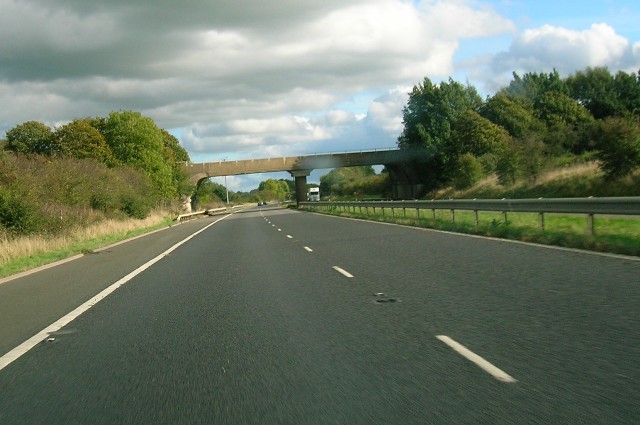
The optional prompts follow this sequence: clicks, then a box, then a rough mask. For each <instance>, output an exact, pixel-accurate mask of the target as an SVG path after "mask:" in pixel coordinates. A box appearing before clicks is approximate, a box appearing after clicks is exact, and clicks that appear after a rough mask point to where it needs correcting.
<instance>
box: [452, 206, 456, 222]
mask: <svg viewBox="0 0 640 425" xmlns="http://www.w3.org/2000/svg"><path fill="white" fill-rule="evenodd" d="M451 222H452V223H455V222H456V210H454V209H453V208H452V209H451Z"/></svg>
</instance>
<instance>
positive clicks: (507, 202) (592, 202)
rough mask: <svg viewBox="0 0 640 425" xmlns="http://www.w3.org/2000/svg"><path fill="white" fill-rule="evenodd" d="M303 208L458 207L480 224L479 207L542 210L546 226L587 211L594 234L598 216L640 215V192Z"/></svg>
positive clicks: (322, 204) (308, 205) (319, 204)
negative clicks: (550, 218)
mask: <svg viewBox="0 0 640 425" xmlns="http://www.w3.org/2000/svg"><path fill="white" fill-rule="evenodd" d="M298 206H299V207H300V208H303V209H344V210H345V211H346V210H350V209H353V211H354V212H355V211H356V209H359V210H360V212H362V211H363V210H364V211H365V212H366V213H367V214H368V213H369V209H372V211H373V213H374V214H375V213H376V211H377V210H380V211H381V212H382V214H383V215H384V214H385V211H390V212H391V214H392V215H394V216H395V211H396V210H402V211H403V214H405V215H406V210H407V209H413V210H415V211H416V214H417V216H418V217H420V213H421V211H424V210H431V212H432V216H433V218H434V219H435V217H436V211H437V210H449V211H450V212H451V221H452V222H455V212H456V211H457V210H466V211H473V212H474V217H475V223H476V225H477V224H478V222H479V217H478V212H479V211H494V212H501V213H502V215H503V218H504V220H505V221H507V215H508V213H509V212H528V213H538V214H539V218H540V227H541V229H542V230H544V218H545V216H544V215H545V214H547V213H556V214H586V216H587V227H588V231H589V233H590V234H593V233H594V217H595V215H596V214H600V215H630V216H635V215H637V216H640V196H630V197H607V198H592V197H590V198H553V199H543V198H540V199H451V200H431V201H357V202H300V203H299V204H298Z"/></svg>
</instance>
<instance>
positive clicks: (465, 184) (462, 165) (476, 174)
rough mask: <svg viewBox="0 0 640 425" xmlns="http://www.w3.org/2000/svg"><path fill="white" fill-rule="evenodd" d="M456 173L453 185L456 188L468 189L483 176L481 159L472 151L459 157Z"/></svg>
mask: <svg viewBox="0 0 640 425" xmlns="http://www.w3.org/2000/svg"><path fill="white" fill-rule="evenodd" d="M456 170H457V171H456V174H455V175H454V176H453V185H454V187H455V188H456V189H458V190H462V189H467V188H469V187H471V186H473V185H474V184H476V183H477V182H478V181H479V180H480V179H481V178H482V176H483V167H482V164H481V163H480V161H479V160H478V159H477V158H476V157H475V156H473V155H472V154H470V153H466V154H463V155H461V156H460V157H459V158H458V164H457V167H456Z"/></svg>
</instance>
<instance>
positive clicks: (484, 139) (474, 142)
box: [451, 109, 510, 162]
mask: <svg viewBox="0 0 640 425" xmlns="http://www.w3.org/2000/svg"><path fill="white" fill-rule="evenodd" d="M451 138H452V143H451V147H452V148H453V149H455V155H456V156H458V155H462V154H465V153H470V154H472V155H473V156H475V157H480V156H482V155H485V154H487V153H491V152H493V151H494V150H495V147H496V145H498V144H501V143H506V142H507V140H508V139H509V138H510V137H509V133H507V131H506V130H505V129H504V128H502V127H500V126H499V125H496V124H494V123H492V122H491V121H489V120H488V119H486V118H484V117H482V116H481V115H480V114H479V113H477V112H476V111H473V110H471V109H469V110H467V111H465V112H463V113H462V114H461V115H460V116H459V117H458V119H457V120H456V122H455V125H454V128H453V132H452V134H451ZM467 162H468V161H467Z"/></svg>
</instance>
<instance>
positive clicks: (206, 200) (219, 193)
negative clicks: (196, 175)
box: [195, 180, 232, 207]
mask: <svg viewBox="0 0 640 425" xmlns="http://www.w3.org/2000/svg"><path fill="white" fill-rule="evenodd" d="M229 195H230V197H231V195H232V192H229ZM195 198H196V199H197V200H198V205H199V206H202V207H206V206H208V205H212V204H217V203H221V202H223V200H224V201H225V202H226V199H227V189H226V188H225V187H224V185H221V184H219V183H215V182H212V181H211V180H205V181H203V182H201V183H200V184H199V185H198V188H197V189H196V194H195Z"/></svg>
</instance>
